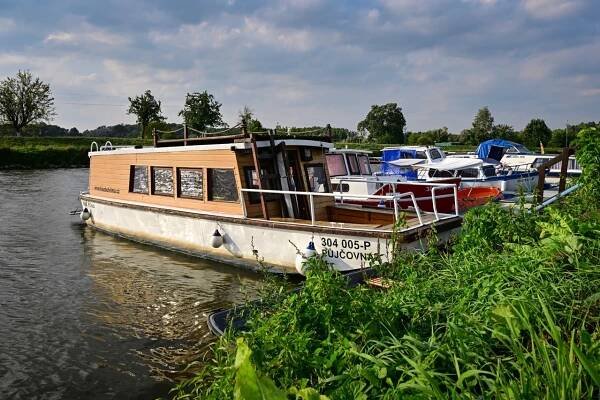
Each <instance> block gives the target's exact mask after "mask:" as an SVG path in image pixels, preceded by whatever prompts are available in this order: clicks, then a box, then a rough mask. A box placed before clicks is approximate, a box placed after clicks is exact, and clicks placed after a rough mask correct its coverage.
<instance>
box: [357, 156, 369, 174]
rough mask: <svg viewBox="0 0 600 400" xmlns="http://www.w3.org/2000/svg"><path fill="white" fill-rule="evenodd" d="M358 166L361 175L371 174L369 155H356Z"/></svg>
mask: <svg viewBox="0 0 600 400" xmlns="http://www.w3.org/2000/svg"><path fill="white" fill-rule="evenodd" d="M358 166H359V167H360V174H361V175H371V165H370V164H369V157H367V156H358Z"/></svg>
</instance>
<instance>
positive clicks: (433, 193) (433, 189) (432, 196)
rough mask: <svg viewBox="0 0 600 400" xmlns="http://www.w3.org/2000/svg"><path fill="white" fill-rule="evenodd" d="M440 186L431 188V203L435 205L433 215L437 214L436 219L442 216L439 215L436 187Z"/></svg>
mask: <svg viewBox="0 0 600 400" xmlns="http://www.w3.org/2000/svg"><path fill="white" fill-rule="evenodd" d="M438 188H439V186H436V187H432V188H431V204H432V206H433V215H434V216H435V220H436V221H438V220H439V219H440V217H439V216H438V211H437V201H436V198H435V189H438Z"/></svg>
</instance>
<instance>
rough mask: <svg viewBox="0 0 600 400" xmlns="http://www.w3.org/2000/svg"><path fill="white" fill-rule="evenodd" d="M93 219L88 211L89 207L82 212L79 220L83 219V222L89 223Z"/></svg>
mask: <svg viewBox="0 0 600 400" xmlns="http://www.w3.org/2000/svg"><path fill="white" fill-rule="evenodd" d="M91 217H92V213H91V212H90V210H88V208H87V207H86V208H84V209H83V210H82V211H81V214H79V218H81V220H82V221H87V220H88V219H90V218H91Z"/></svg>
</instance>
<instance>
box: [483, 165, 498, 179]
mask: <svg viewBox="0 0 600 400" xmlns="http://www.w3.org/2000/svg"><path fill="white" fill-rule="evenodd" d="M483 175H485V176H486V177H488V178H490V177H492V176H496V167H494V166H493V165H488V166H485V167H483Z"/></svg>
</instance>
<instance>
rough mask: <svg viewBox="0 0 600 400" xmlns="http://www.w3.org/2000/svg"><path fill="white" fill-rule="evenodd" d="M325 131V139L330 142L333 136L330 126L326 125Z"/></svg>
mask: <svg viewBox="0 0 600 400" xmlns="http://www.w3.org/2000/svg"><path fill="white" fill-rule="evenodd" d="M325 130H326V131H327V137H328V138H329V141H330V142H331V141H332V138H333V134H332V133H331V125H330V124H327V126H326V127H325Z"/></svg>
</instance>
